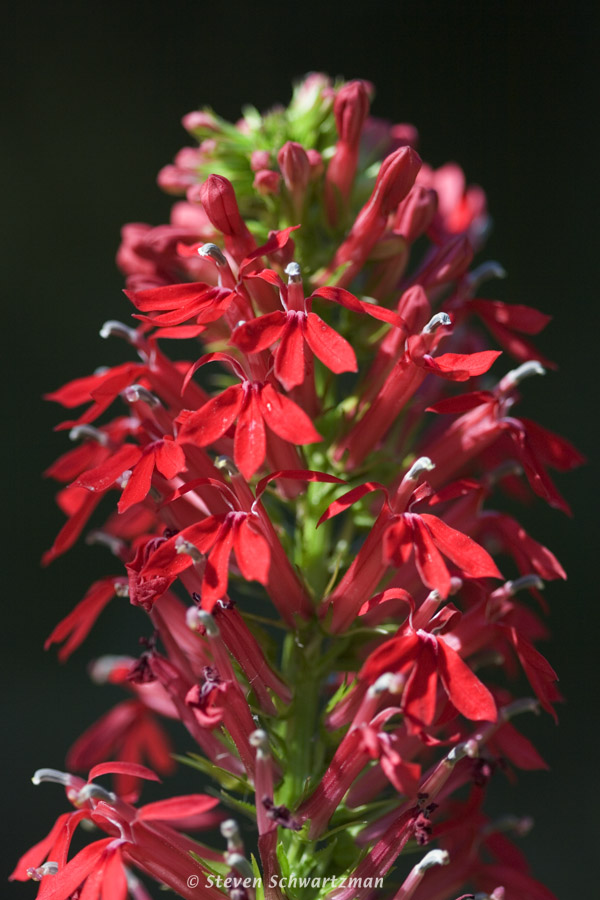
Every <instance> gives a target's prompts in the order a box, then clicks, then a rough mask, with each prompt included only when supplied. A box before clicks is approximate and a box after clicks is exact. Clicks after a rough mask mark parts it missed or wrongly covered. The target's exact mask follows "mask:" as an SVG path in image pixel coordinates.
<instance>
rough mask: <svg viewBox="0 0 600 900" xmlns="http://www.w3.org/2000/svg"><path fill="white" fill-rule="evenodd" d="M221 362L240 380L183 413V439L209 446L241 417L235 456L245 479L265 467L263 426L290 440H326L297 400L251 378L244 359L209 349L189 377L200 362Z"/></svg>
mask: <svg viewBox="0 0 600 900" xmlns="http://www.w3.org/2000/svg"><path fill="white" fill-rule="evenodd" d="M217 361H222V362H226V363H228V364H229V365H230V366H231V368H232V369H233V371H234V373H235V374H236V375H237V377H238V378H239V379H240V381H241V384H239V385H233V386H232V387H229V388H227V389H226V390H225V391H223V393H222V394H219V395H218V396H217V397H214V398H213V399H212V400H209V401H208V402H207V403H206V404H205V405H204V406H202V407H201V408H200V409H199V410H197V411H196V412H190V413H186V414H184V415H183V416H180V418H179V424H180V430H179V435H178V440H179V441H180V443H182V444H185V443H193V444H197V445H198V446H200V447H208V446H210V444H213V443H214V442H215V441H217V440H218V439H219V438H220V437H222V436H223V435H224V434H225V433H226V432H227V431H228V430H229V428H230V427H231V426H232V425H233V424H234V423H235V422H236V420H237V424H236V427H235V437H234V444H233V458H234V461H235V464H236V466H237V467H238V469H239V470H240V472H242V473H243V475H244V477H245V478H248V479H250V478H252V476H253V475H254V474H255V472H256V471H257V470H258V469H260V467H261V466H262V464H263V462H264V460H265V456H266V453H267V437H266V433H265V426H267V427H268V428H269V430H270V431H272V432H273V433H274V434H276V435H277V437H280V438H282V439H283V440H284V441H288V442H290V443H292V444H313V443H315V442H318V441H320V440H321V439H322V438H321V435H320V434H319V433H318V431H316V430H315V428H314V426H313V424H312V422H311V421H310V419H309V417H308V416H307V415H306V413H305V412H304V411H303V410H302V409H300V407H299V406H297V404H296V403H294V402H293V401H292V400H290V399H289V398H288V397H286V396H285V395H284V394H281V393H279V392H278V391H276V390H275V388H274V387H273V385H272V384H269V382H260V381H252V380H250V379H249V378H248V376H247V375H246V373H245V371H244V369H243V368H242V366H241V365H240V363H239V362H238V361H237V360H235V359H234V358H233V357H232V356H228V355H227V354H226V353H207V354H206V355H205V356H203V357H201V358H200V359H199V360H198V361H197V362H196V363H194V365H193V366H192V367H191V369H190V370H189V372H188V374H187V379H189V378H191V377H192V375H193V374H194V372H196V371H197V370H198V369H199V368H200V366H204V365H206V364H207V363H210V362H217Z"/></svg>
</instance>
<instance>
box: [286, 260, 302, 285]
mask: <svg viewBox="0 0 600 900" xmlns="http://www.w3.org/2000/svg"><path fill="white" fill-rule="evenodd" d="M285 274H286V275H287V276H288V278H289V280H290V281H291V282H295V281H296V282H297V281H301V280H302V270H301V268H300V266H299V265H298V263H297V262H291V263H288V264H287V266H286V267H285Z"/></svg>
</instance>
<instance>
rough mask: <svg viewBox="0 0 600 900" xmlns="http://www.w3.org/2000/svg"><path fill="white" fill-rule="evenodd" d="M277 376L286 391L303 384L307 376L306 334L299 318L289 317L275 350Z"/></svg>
mask: <svg viewBox="0 0 600 900" xmlns="http://www.w3.org/2000/svg"><path fill="white" fill-rule="evenodd" d="M275 376H276V378H277V380H278V381H279V383H280V384H282V385H283V387H284V388H285V389H286V391H291V390H292V388H295V387H297V386H298V385H299V384H302V383H303V381H304V379H305V377H306V359H305V345H304V335H303V333H302V328H301V325H300V322H299V321H298V319H297V318H293V319H288V322H287V324H286V326H285V328H284V329H283V332H282V335H281V342H280V344H279V347H278V348H277V350H276V351H275Z"/></svg>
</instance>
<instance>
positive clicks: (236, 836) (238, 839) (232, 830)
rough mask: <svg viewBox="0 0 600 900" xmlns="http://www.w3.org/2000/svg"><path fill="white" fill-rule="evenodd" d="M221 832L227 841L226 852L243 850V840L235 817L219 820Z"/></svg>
mask: <svg viewBox="0 0 600 900" xmlns="http://www.w3.org/2000/svg"><path fill="white" fill-rule="evenodd" d="M221 834H222V835H223V837H224V838H225V840H226V841H227V852H228V853H240V852H243V850H244V842H243V840H242V835H241V832H240V826H239V825H238V823H237V822H236V820H235V819H225V821H224V822H221Z"/></svg>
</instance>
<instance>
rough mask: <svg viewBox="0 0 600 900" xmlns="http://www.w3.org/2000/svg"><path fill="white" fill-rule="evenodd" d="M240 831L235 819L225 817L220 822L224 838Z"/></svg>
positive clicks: (233, 835)
mask: <svg viewBox="0 0 600 900" xmlns="http://www.w3.org/2000/svg"><path fill="white" fill-rule="evenodd" d="M239 833H240V826H239V825H238V823H237V822H236V821H235V819H225V821H224V822H221V834H222V835H223V837H224V838H232V837H235V836H236V835H239Z"/></svg>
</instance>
